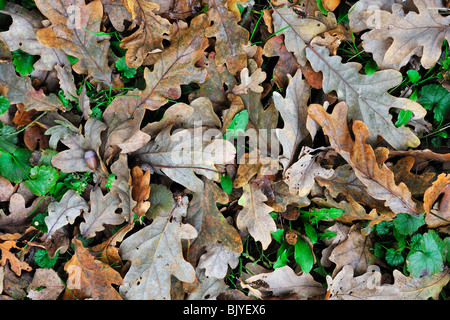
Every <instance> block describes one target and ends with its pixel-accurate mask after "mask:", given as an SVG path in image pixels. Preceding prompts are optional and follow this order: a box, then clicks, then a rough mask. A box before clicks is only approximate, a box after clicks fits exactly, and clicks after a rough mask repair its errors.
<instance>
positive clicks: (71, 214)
mask: <svg viewBox="0 0 450 320" xmlns="http://www.w3.org/2000/svg"><path fill="white" fill-rule="evenodd" d="M88 210H89V206H88V205H87V203H86V201H85V200H84V199H83V198H82V197H81V196H80V195H79V194H78V193H77V192H76V191H75V190H73V189H69V190H68V191H67V192H66V193H65V194H64V195H63V197H62V198H61V201H59V202H58V201H54V202H51V203H50V204H49V205H48V216H47V217H45V224H46V225H47V233H46V234H45V235H44V239H48V238H49V237H51V236H52V235H53V233H55V232H56V231H57V230H58V229H60V228H62V227H64V226H65V225H67V224H73V223H74V222H75V219H76V218H77V217H78V216H79V215H80V214H81V213H82V211H84V212H87V211H88Z"/></svg>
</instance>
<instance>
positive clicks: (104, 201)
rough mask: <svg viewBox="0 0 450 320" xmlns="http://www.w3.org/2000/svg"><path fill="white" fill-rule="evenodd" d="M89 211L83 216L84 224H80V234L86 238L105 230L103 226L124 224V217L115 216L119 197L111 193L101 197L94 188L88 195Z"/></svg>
mask: <svg viewBox="0 0 450 320" xmlns="http://www.w3.org/2000/svg"><path fill="white" fill-rule="evenodd" d="M90 199H91V203H90V210H89V211H88V212H85V213H84V214H83V218H84V222H82V223H81V224H80V233H81V235H82V236H83V237H84V238H86V239H89V238H92V237H95V234H96V233H97V232H99V231H102V230H104V229H105V227H104V226H103V225H105V224H106V225H118V224H121V223H122V222H124V220H125V219H124V217H123V216H122V215H121V214H117V213H116V210H117V209H118V208H119V205H120V197H119V196H118V195H117V194H115V193H112V192H109V193H107V194H106V195H105V196H103V193H102V190H101V189H100V188H95V189H94V190H92V191H91V194H90Z"/></svg>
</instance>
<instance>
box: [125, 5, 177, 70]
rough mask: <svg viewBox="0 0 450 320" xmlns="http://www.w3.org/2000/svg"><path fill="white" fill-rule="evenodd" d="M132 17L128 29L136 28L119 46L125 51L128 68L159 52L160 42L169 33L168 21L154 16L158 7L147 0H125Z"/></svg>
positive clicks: (136, 65) (140, 63) (161, 46)
mask: <svg viewBox="0 0 450 320" xmlns="http://www.w3.org/2000/svg"><path fill="white" fill-rule="evenodd" d="M124 4H125V6H126V8H127V9H128V11H129V12H130V13H131V16H132V22H133V23H132V25H131V26H130V29H133V28H134V27H135V26H138V29H137V30H136V31H134V32H133V33H132V34H131V35H129V36H127V37H125V38H123V39H122V42H121V44H120V46H121V47H122V48H124V49H127V52H126V54H125V59H126V62H127V65H128V66H129V67H130V68H138V67H139V66H141V65H142V63H143V62H144V60H145V59H146V57H147V55H148V54H152V53H155V52H161V50H162V49H163V45H162V41H163V39H164V36H165V35H168V34H169V33H170V31H171V24H170V22H169V20H167V19H165V18H163V17H161V16H160V15H157V14H155V12H156V11H158V10H159V5H158V4H156V3H153V2H150V1H147V0H125V1H124Z"/></svg>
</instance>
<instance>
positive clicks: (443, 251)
mask: <svg viewBox="0 0 450 320" xmlns="http://www.w3.org/2000/svg"><path fill="white" fill-rule="evenodd" d="M423 225H425V221H424V215H420V216H415V215H410V214H406V213H399V214H397V217H396V218H395V219H394V220H393V221H383V222H381V223H379V224H377V225H376V226H375V231H376V234H377V235H378V236H379V237H380V238H379V241H377V242H376V243H375V245H374V248H373V251H374V254H375V256H376V257H378V258H384V260H385V261H386V262H387V264H388V265H390V266H391V267H402V268H403V272H404V273H407V274H410V275H411V276H413V277H420V276H426V275H433V274H435V273H437V272H439V271H440V270H442V268H443V267H444V265H445V264H446V263H447V262H448V252H449V249H450V247H449V244H450V237H447V238H445V239H441V238H440V237H439V234H438V233H437V232H436V231H434V230H428V231H427V232H425V233H420V232H418V231H419V229H420V227H422V226H423Z"/></svg>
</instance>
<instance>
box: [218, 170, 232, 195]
mask: <svg viewBox="0 0 450 320" xmlns="http://www.w3.org/2000/svg"><path fill="white" fill-rule="evenodd" d="M220 185H221V186H222V189H223V191H225V192H226V193H227V194H230V193H231V191H233V181H231V178H230V176H229V175H228V174H227V175H226V176H221V177H220Z"/></svg>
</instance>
